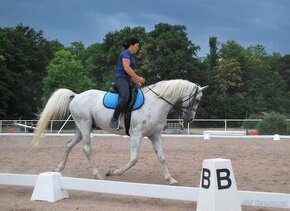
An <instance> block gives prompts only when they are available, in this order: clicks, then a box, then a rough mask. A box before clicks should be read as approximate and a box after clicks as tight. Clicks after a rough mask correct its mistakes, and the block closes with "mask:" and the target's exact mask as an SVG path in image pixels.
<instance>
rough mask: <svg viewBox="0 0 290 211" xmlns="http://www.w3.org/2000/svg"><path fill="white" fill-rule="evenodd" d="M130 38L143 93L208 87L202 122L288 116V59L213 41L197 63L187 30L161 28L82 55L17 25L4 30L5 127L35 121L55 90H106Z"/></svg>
mask: <svg viewBox="0 0 290 211" xmlns="http://www.w3.org/2000/svg"><path fill="white" fill-rule="evenodd" d="M131 36H136V37H138V38H139V39H140V41H141V49H140V51H139V53H138V54H137V55H136V59H137V65H138V68H137V71H138V74H139V75H142V76H143V77H145V79H146V85H149V84H153V83H156V82H158V81H161V80H170V79H177V78H179V79H186V80H189V81H192V82H196V83H198V84H200V85H202V86H204V85H209V86H210V88H209V89H208V90H207V91H206V92H205V93H204V96H203V98H202V101H201V104H200V106H199V109H198V113H197V116H196V117H197V118H248V117H249V116H250V115H252V114H256V113H258V112H272V111H275V112H279V113H283V114H285V115H288V116H289V114H290V111H289V107H290V55H281V54H279V53H272V54H269V53H267V51H266V49H265V47H264V46H262V45H259V44H256V45H251V46H249V47H244V46H242V45H241V44H239V43H238V42H236V41H235V40H228V41H227V42H225V43H220V42H219V41H218V38H217V37H214V36H212V37H209V49H210V50H209V53H208V54H207V55H206V57H204V58H199V57H198V56H197V53H198V51H199V50H200V47H199V46H198V45H196V44H194V43H193V42H192V41H191V40H190V39H189V38H188V34H187V32H186V27H185V26H182V25H170V24H166V23H159V24H156V25H155V28H154V29H153V30H152V31H149V32H147V31H146V30H145V28H144V27H133V28H130V27H125V28H123V29H121V30H119V31H114V32H109V33H108V34H106V35H105V37H104V39H103V41H102V42H101V43H94V44H92V45H90V46H87V47H85V46H84V44H83V43H82V41H76V42H73V43H71V44H70V46H68V47H65V46H64V45H63V44H61V43H60V42H58V41H57V40H48V39H46V38H45V37H44V35H43V31H35V30H34V29H33V28H31V27H29V26H23V25H22V24H20V25H17V26H15V27H2V28H0V77H1V81H0V96H1V101H0V119H15V118H22V119H30V118H36V117H37V114H39V112H40V111H41V109H42V108H43V105H44V103H45V102H46V100H47V99H48V98H49V96H50V95H51V93H52V92H53V91H54V90H56V89H58V88H69V89H71V90H73V91H74V92H77V93H79V92H82V91H85V90H88V89H100V90H104V91H106V90H108V89H109V87H110V86H111V82H112V81H113V73H114V70H115V64H116V61H117V58H118V55H119V53H120V51H121V50H122V43H123V41H124V40H125V39H126V38H127V37H131ZM170 115H171V116H172V117H176V115H178V112H172V113H171V114H170Z"/></svg>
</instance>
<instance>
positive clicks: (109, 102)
mask: <svg viewBox="0 0 290 211" xmlns="http://www.w3.org/2000/svg"><path fill="white" fill-rule="evenodd" d="M118 99H119V94H118V89H117V87H116V86H115V85H114V83H112V86H111V88H110V89H109V91H108V92H107V93H106V94H105V96H104V98H103V104H104V106H105V107H106V108H109V109H115V108H116V106H117V104H118ZM143 104H144V94H143V92H142V90H141V89H140V88H139V87H138V86H134V87H130V97H129V101H128V103H127V105H126V108H125V110H124V112H123V113H124V123H125V131H126V134H127V135H128V136H130V134H129V129H130V124H131V113H132V111H134V110H137V109H139V108H141V107H142V105H143Z"/></svg>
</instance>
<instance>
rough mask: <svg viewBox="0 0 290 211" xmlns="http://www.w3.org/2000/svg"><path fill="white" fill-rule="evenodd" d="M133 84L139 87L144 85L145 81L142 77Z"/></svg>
mask: <svg viewBox="0 0 290 211" xmlns="http://www.w3.org/2000/svg"><path fill="white" fill-rule="evenodd" d="M135 83H136V84H137V85H139V86H142V85H143V84H144V83H145V79H144V78H143V77H140V76H138V78H136V80H135Z"/></svg>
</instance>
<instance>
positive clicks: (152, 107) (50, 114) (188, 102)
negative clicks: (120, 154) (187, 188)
mask: <svg viewBox="0 0 290 211" xmlns="http://www.w3.org/2000/svg"><path fill="white" fill-rule="evenodd" d="M205 88H207V86H206V87H200V86H199V85H197V84H194V83H191V82H189V81H186V80H169V81H161V82H158V83H156V84H153V85H150V86H148V87H144V88H143V89H142V90H143V93H144V97H145V102H144V104H143V106H142V107H141V108H140V109H138V110H135V111H133V112H132V116H131V126H130V130H129V133H130V138H131V140H130V141H131V154H130V161H129V162H128V163H127V164H125V165H124V166H122V167H121V168H118V169H114V170H110V171H108V173H107V174H106V176H110V175H121V174H123V173H124V172H126V171H127V170H128V169H129V168H131V167H132V166H134V165H135V164H136V163H137V159H138V152H139V146H140V142H141V140H142V139H143V137H148V138H149V139H150V140H151V142H152V144H153V147H154V149H155V152H156V154H157V157H158V160H159V162H160V164H161V167H162V171H163V174H164V178H165V180H166V181H167V182H168V183H169V184H171V185H174V184H178V183H177V181H176V180H175V179H174V178H173V177H172V176H171V175H170V173H169V170H168V167H167V164H166V161H165V157H164V154H163V148H162V143H161V132H162V130H163V128H164V123H165V122H166V118H167V114H168V113H169V111H170V110H171V108H172V107H174V105H175V104H176V103H177V102H178V101H180V102H181V105H182V110H183V114H184V116H185V118H186V119H187V120H189V121H192V120H193V119H194V117H195V113H196V109H197V107H198V104H199V102H200V99H201V97H202V91H203V90H204V89H205ZM105 93H106V92H104V91H100V90H88V91H85V92H82V93H80V94H76V93H74V92H72V91H70V90H68V89H58V90H57V91H55V92H54V93H53V94H52V96H51V97H50V99H49V100H48V102H47V104H46V106H45V108H44V110H43V111H42V114H41V116H40V119H39V121H38V124H37V128H36V131H35V134H34V137H33V140H32V146H33V147H39V146H40V145H41V143H42V139H43V137H44V132H45V129H46V127H47V125H48V122H49V120H52V119H57V118H63V117H64V116H65V115H66V114H67V113H68V112H70V114H71V115H72V117H73V119H74V121H75V123H76V133H75V135H74V137H73V138H72V139H71V140H70V141H69V142H68V143H67V144H66V147H65V151H64V155H63V159H62V161H61V162H60V164H59V165H58V167H57V168H56V169H55V170H56V171H62V170H63V169H64V167H65V164H66V161H67V158H68V155H69V153H70V151H71V150H72V148H73V147H74V146H75V145H76V144H77V143H78V142H80V141H81V140H83V142H84V146H83V151H84V153H85V154H86V156H87V159H88V160H89V163H90V166H91V167H92V169H93V175H94V177H95V178H96V179H103V176H102V174H101V173H100V172H99V170H98V168H97V165H96V163H95V161H94V160H93V157H92V149H91V137H90V134H91V132H92V130H93V128H94V125H95V126H98V127H99V128H101V129H103V130H106V131H109V132H112V133H116V134H119V135H125V130H124V129H121V130H116V129H112V128H111V127H110V126H109V122H110V119H111V117H112V115H113V111H114V110H113V109H108V108H106V107H104V105H103V97H104V95H105ZM123 120H124V117H123V115H121V116H120V125H121V126H122V127H123V128H125V127H124V121H123Z"/></svg>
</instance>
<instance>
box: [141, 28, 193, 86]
mask: <svg viewBox="0 0 290 211" xmlns="http://www.w3.org/2000/svg"><path fill="white" fill-rule="evenodd" d="M198 49H199V47H197V46H195V45H194V44H193V43H192V42H191V41H190V40H189V39H188V37H187V33H186V28H185V27H184V26H181V25H170V24H164V23H160V24H157V25H156V26H155V29H154V30H153V31H151V32H149V33H148V37H147V40H146V43H145V44H144V45H143V46H142V49H141V51H140V57H141V58H142V64H141V65H142V66H141V71H142V75H143V76H144V77H145V78H146V81H147V82H148V83H149V84H150V83H155V82H157V81H160V80H169V79H176V78H181V79H188V80H192V81H196V79H197V78H198V77H197V76H196V75H197V73H198V70H197V58H196V53H197V50H198Z"/></svg>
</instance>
